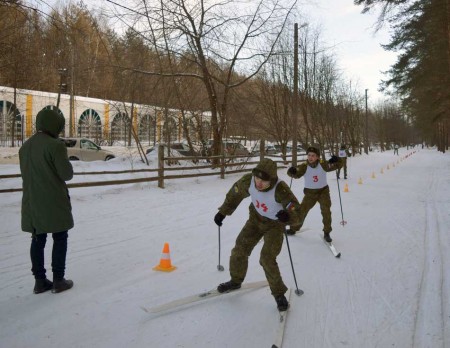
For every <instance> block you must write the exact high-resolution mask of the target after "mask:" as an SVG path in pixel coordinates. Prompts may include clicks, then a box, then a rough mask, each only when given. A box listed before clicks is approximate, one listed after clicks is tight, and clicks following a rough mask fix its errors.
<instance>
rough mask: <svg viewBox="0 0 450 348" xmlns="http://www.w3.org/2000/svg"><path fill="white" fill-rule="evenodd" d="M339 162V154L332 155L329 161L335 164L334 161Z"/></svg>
mask: <svg viewBox="0 0 450 348" xmlns="http://www.w3.org/2000/svg"><path fill="white" fill-rule="evenodd" d="M337 162H339V157H338V156H335V155H333V156H331V158H330V159H329V160H328V163H330V164H333V163H337Z"/></svg>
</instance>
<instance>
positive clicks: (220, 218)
mask: <svg viewBox="0 0 450 348" xmlns="http://www.w3.org/2000/svg"><path fill="white" fill-rule="evenodd" d="M223 219H225V215H223V214H222V213H220V212H218V213H217V214H216V216H214V222H215V223H216V225H217V226H222V221H223Z"/></svg>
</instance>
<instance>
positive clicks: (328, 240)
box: [323, 232, 333, 243]
mask: <svg viewBox="0 0 450 348" xmlns="http://www.w3.org/2000/svg"><path fill="white" fill-rule="evenodd" d="M323 239H325V241H326V242H328V243H331V242H332V241H333V240H332V239H331V237H330V233H326V232H324V233H323Z"/></svg>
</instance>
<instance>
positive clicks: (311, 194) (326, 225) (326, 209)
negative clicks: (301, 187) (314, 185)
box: [291, 186, 332, 233]
mask: <svg viewBox="0 0 450 348" xmlns="http://www.w3.org/2000/svg"><path fill="white" fill-rule="evenodd" d="M304 193H305V196H304V197H303V200H302V202H301V203H300V214H299V215H300V217H299V220H300V224H298V225H292V226H291V230H293V231H298V230H300V228H301V227H302V225H303V223H304V221H305V218H306V215H308V212H309V211H310V210H311V208H312V207H314V206H315V205H316V203H317V202H319V205H320V212H321V213H322V223H323V231H324V232H326V233H330V232H331V231H332V228H331V198H330V188H329V187H328V186H325V187H324V188H322V189H318V190H308V189H305V191H304Z"/></svg>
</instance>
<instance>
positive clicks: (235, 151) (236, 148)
mask: <svg viewBox="0 0 450 348" xmlns="http://www.w3.org/2000/svg"><path fill="white" fill-rule="evenodd" d="M222 144H223V149H224V153H225V156H251V154H250V151H248V149H247V148H246V147H245V146H244V145H242V144H241V143H239V142H236V141H232V140H231V141H230V140H223V141H222ZM212 145H213V140H209V142H208V144H207V154H208V156H210V155H211V154H212V153H211V149H212Z"/></svg>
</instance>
